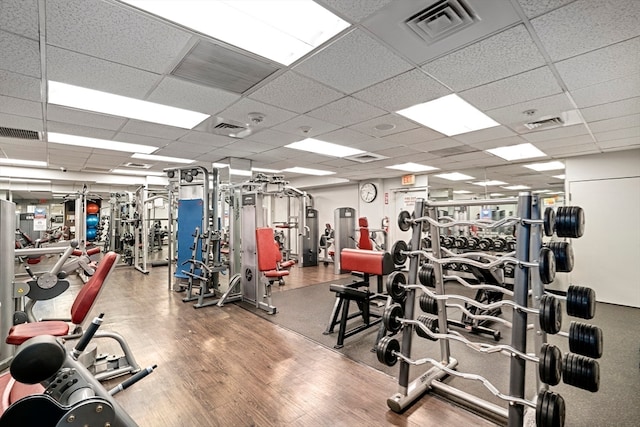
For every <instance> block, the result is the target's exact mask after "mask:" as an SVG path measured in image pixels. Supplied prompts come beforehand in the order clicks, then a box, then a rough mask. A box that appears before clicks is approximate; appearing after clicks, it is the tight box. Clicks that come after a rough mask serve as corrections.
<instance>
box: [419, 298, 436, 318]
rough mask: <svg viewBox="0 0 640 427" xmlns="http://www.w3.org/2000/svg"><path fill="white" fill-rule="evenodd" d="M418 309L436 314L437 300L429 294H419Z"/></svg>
mask: <svg viewBox="0 0 640 427" xmlns="http://www.w3.org/2000/svg"><path fill="white" fill-rule="evenodd" d="M420 310H422V311H424V312H425V313H429V314H438V300H437V299H435V298H433V297H432V296H431V295H428V294H422V295H420Z"/></svg>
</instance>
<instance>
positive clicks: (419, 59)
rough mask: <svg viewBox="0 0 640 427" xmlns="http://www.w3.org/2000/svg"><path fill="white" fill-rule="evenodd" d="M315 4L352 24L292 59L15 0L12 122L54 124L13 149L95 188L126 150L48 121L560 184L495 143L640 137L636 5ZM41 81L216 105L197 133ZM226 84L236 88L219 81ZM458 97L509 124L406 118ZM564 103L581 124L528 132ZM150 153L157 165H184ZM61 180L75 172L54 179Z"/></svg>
mask: <svg viewBox="0 0 640 427" xmlns="http://www.w3.org/2000/svg"><path fill="white" fill-rule="evenodd" d="M316 2H317V3H318V4H320V5H321V6H323V7H325V8H327V9H329V10H330V11H332V12H333V13H335V14H336V15H338V16H340V17H341V18H342V19H344V20H346V21H347V22H348V23H349V24H350V27H349V28H347V29H346V30H344V31H342V32H341V33H339V34H338V35H337V36H335V37H334V38H332V39H330V40H329V41H328V42H326V43H324V44H323V45H321V46H320V47H318V48H317V49H315V50H313V51H312V52H310V53H309V54H307V55H305V56H304V57H302V58H301V59H299V60H298V61H296V62H294V63H293V64H291V65H289V66H285V65H282V64H278V63H275V62H273V61H269V60H267V59H264V58H260V57H257V56H256V55H254V54H252V53H249V52H245V51H242V50H241V49H239V48H235V47H233V46H228V45H226V44H225V43H224V42H221V41H219V40H215V39H212V38H209V37H206V36H204V35H202V34H201V33H196V32H194V31H190V30H189V29H187V28H184V27H180V26H178V25H176V24H174V23H171V22H168V21H165V20H163V19H160V18H157V17H155V16H152V15H149V14H146V13H143V12H141V11H140V10H137V9H134V8H132V7H130V6H128V5H126V4H124V3H120V2H118V1H116V0H47V1H38V0H2V2H0V127H3V128H11V129H21V130H30V131H35V132H42V135H43V139H42V140H41V141H33V140H24V139H20V138H12V137H0V157H9V158H21V159H25V158H28V159H33V160H47V161H48V162H49V168H50V169H51V170H52V171H56V172H59V170H60V168H66V169H67V170H68V171H70V172H73V173H74V175H73V178H74V179H73V181H71V182H75V183H78V182H82V177H83V176H86V180H87V182H91V176H92V174H94V173H95V170H96V168H100V169H101V170H110V169H115V168H123V167H126V166H124V165H125V164H126V163H128V162H130V161H131V159H130V158H128V156H127V155H123V153H117V152H110V151H109V147H108V146H105V147H95V149H77V147H73V148H71V147H69V146H64V145H60V144H53V143H48V142H47V132H60V133H69V134H73V135H80V136H86V137H93V138H102V139H107V140H115V141H123V142H132V143H137V144H145V145H151V146H154V147H157V151H156V152H155V153H154V154H157V155H163V156H174V157H188V158H191V159H194V160H196V162H197V163H198V164H202V165H204V166H207V167H210V166H211V162H215V161H220V160H223V159H225V158H227V157H238V158H243V159H248V160H251V162H252V165H253V166H254V167H258V168H267V169H278V170H280V169H284V168H288V167H294V166H299V167H306V168H314V169H323V170H328V171H332V172H334V173H335V175H333V176H334V177H338V178H345V179H349V180H355V181H360V180H366V179H372V178H392V177H398V176H400V175H402V174H403V173H402V172H401V171H397V170H391V169H387V168H386V166H390V165H394V164H397V163H404V162H409V161H412V162H416V163H421V164H424V165H429V166H434V167H436V168H439V170H436V171H434V172H433V173H432V174H431V175H433V174H437V173H445V172H461V173H464V174H467V175H470V176H473V177H475V178H477V180H500V181H504V182H507V183H509V184H511V185H528V186H530V187H532V188H533V189H542V188H544V189H547V188H550V187H552V188H555V189H562V180H559V179H557V178H553V176H554V175H558V174H560V173H562V171H548V172H535V171H531V170H529V169H525V168H523V167H522V165H523V164H525V163H530V162H516V163H513V162H507V161H505V160H503V159H501V158H499V157H495V156H493V155H490V154H488V153H486V152H484V150H486V149H489V148H495V147H498V146H504V145H516V144H522V143H527V142H530V143H532V144H533V145H535V146H536V147H538V148H539V149H541V150H542V151H543V152H544V153H546V154H547V156H546V157H544V158H537V159H534V160H533V161H535V162H541V161H550V160H564V159H566V158H568V157H573V156H582V155H586V154H596V153H603V152H608V151H618V150H628V149H637V148H640V25H638V22H640V2H638V1H637V0H609V1H605V0H576V1H570V0H555V1H544V2H541V1H538V0H466V1H463V0H444V1H435V0H431V1H424V0H422V1H418V0H396V1H389V0H376V1H361V0H340V1H338V0H316ZM460 3H462V4H463V5H464V6H465V7H467V8H469V9H470V10H471V12H472V14H471V17H470V18H469V17H468V16H465V17H463V18H462V19H463V21H465V22H462V21H460V20H459V18H460V17H458V16H453V15H451V14H449V15H448V14H447V13H449V12H442V13H440V14H439V15H434V17H430V18H429V20H428V21H424V22H422V21H420V18H419V17H420V15H416V14H417V13H422V12H423V11H424V10H426V9H429V8H435V10H437V11H446V10H448V9H451V8H454V9H455V8H456V7H457V8H460V7H461V6H460ZM473 14H475V16H476V18H477V19H476V20H477V21H478V22H474V18H473ZM416 17H418V18H416ZM410 18H414V21H413V22H409V23H407V21H408V20H410ZM300 19H308V17H300ZM416 19H417V20H416ZM449 21H450V22H449ZM449 26H451V27H449ZM256 36H259V35H256ZM431 36H434V37H431ZM208 57H211V63H210V64H209V65H211V68H209V69H210V70H221V69H222V68H221V67H224V62H225V61H226V62H233V63H234V64H240V65H238V66H240V67H243V66H244V67H247V66H250V65H248V64H256V69H251V70H246V74H244V73H242V72H241V71H238V74H241V75H239V76H238V77H239V78H241V79H242V81H241V82H240V83H241V84H236V85H234V84H233V83H234V82H233V81H232V80H233V75H232V74H230V75H224V76H222V75H221V76H211V75H209V76H208V77H209V78H206V77H207V75H206V73H205V75H202V74H198V72H200V71H201V70H199V69H198V61H203V62H206V61H207V58H208ZM221 64H222V65H221ZM258 68H259V69H258ZM208 72H211V71H208ZM249 76H250V77H251V78H252V79H253V80H251V79H249ZM216 77H219V78H216ZM46 79H49V80H55V81H60V82H63V83H68V84H73V85H78V86H84V87H88V88H91V89H96V90H101V91H107V92H111V93H114V94H119V95H126V96H130V97H134V98H138V99H142V100H149V101H153V102H157V103H162V104H166V105H170V106H175V107H179V108H185V109H191V110H194V111H198V112H202V113H206V114H210V115H211V116H212V117H211V119H208V120H206V121H205V122H203V123H201V124H200V125H198V126H196V127H195V128H194V129H192V130H188V129H181V128H174V127H170V126H165V125H160V124H153V123H148V122H141V121H137V120H133V119H126V118H122V117H117V116H108V115H103V114H97V113H92V112H88V111H78V110H73V109H69V108H65V107H60V106H55V105H49V104H48V103H47V99H46V91H44V90H43V88H44V87H45V83H46ZM220 81H222V82H224V83H225V85H226V86H225V87H224V88H222V87H216V85H218V84H219V83H216V82H220ZM452 93H455V94H457V95H459V96H460V97H461V98H463V99H464V100H466V101H467V102H469V103H471V104H472V105H474V106H475V107H476V108H478V109H480V110H481V111H483V112H484V113H486V114H487V115H488V116H490V117H491V118H493V119H494V120H496V121H497V122H498V123H500V126H498V127H493V128H489V129H484V130H480V131H475V132H470V133H464V134H460V135H456V136H453V137H447V136H445V135H442V134H440V133H438V132H436V131H434V130H431V129H429V128H425V127H423V126H421V125H419V124H418V123H416V122H413V121H411V120H408V119H406V118H404V117H402V116H400V115H399V114H397V113H396V111H398V110H400V109H404V108H407V107H410V106H412V105H415V104H417V103H422V102H426V101H429V100H433V99H436V98H439V97H442V96H445V95H449V94H452ZM569 111H572V112H573V114H574V115H575V114H577V117H579V118H580V120H581V122H579V123H577V124H573V125H565V126H556V127H545V126H541V127H540V128H536V129H533V130H529V129H527V128H526V127H525V126H524V123H527V122H532V121H537V120H545V119H547V118H549V117H557V116H560V115H562V114H563V113H567V112H569ZM256 112H259V113H260V114H262V115H263V116H264V119H263V120H262V121H261V122H260V123H257V124H256V123H251V121H250V119H249V114H250V113H256ZM225 120H226V121H229V122H230V123H245V124H247V125H251V129H252V133H251V134H250V135H248V136H246V137H245V138H244V139H237V138H232V137H230V136H226V135H224V134H220V133H219V132H216V130H215V125H217V124H218V123H220V122H221V121H225ZM307 137H313V138H316V139H320V140H324V141H328V142H333V143H337V144H341V145H346V146H350V147H354V148H358V149H360V150H363V151H365V152H367V153H370V154H371V155H373V156H377V157H378V158H379V160H375V161H370V162H367V163H362V162H359V161H357V160H349V159H338V158H335V157H329V156H323V155H316V154H305V153H303V152H300V151H297V150H293V149H289V148H285V147H284V146H285V145H287V144H290V143H291V142H295V141H299V140H302V139H305V138H307ZM147 163H150V164H151V165H152V166H151V168H150V169H149V170H150V171H161V170H162V169H163V168H166V167H168V166H171V165H170V164H167V163H162V162H155V163H154V162H147ZM2 168H3V167H2V166H0V175H2ZM5 170H6V169H5ZM83 174H85V175H83ZM54 175H55V174H54ZM5 176H6V175H5ZM297 176H299V175H296V174H288V175H287V178H290V179H295V178H296V177H297ZM58 180H64V177H63V176H60V174H59V173H58V174H57V175H55V177H54V182H58ZM61 182H62V181H61ZM429 183H430V185H432V186H433V188H453V189H456V190H471V191H474V192H475V191H477V186H473V185H471V184H470V183H468V182H466V181H462V182H460V181H458V182H451V181H446V180H443V179H441V178H437V177H433V176H432V177H430V180H429ZM489 191H491V192H494V191H495V192H501V193H503V192H505V191H504V190H502V189H499V188H495V189H492V188H489Z"/></svg>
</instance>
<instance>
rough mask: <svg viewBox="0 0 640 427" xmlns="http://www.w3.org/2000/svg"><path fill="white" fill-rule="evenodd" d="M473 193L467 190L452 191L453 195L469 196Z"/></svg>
mask: <svg viewBox="0 0 640 427" xmlns="http://www.w3.org/2000/svg"><path fill="white" fill-rule="evenodd" d="M471 193H473V191H469V190H453V194H471Z"/></svg>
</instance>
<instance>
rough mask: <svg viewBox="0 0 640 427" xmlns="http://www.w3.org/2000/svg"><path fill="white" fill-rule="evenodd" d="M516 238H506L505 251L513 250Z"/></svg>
mask: <svg viewBox="0 0 640 427" xmlns="http://www.w3.org/2000/svg"><path fill="white" fill-rule="evenodd" d="M516 244H517V242H516V239H513V238H512V239H508V240H507V252H514V251H515V250H516Z"/></svg>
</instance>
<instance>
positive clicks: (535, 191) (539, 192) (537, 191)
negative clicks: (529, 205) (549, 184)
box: [533, 190, 551, 194]
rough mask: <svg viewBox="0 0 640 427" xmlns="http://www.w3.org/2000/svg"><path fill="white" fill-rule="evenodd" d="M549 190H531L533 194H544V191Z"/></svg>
mask: <svg viewBox="0 0 640 427" xmlns="http://www.w3.org/2000/svg"><path fill="white" fill-rule="evenodd" d="M550 192H551V190H533V193H534V194H546V193H550Z"/></svg>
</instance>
